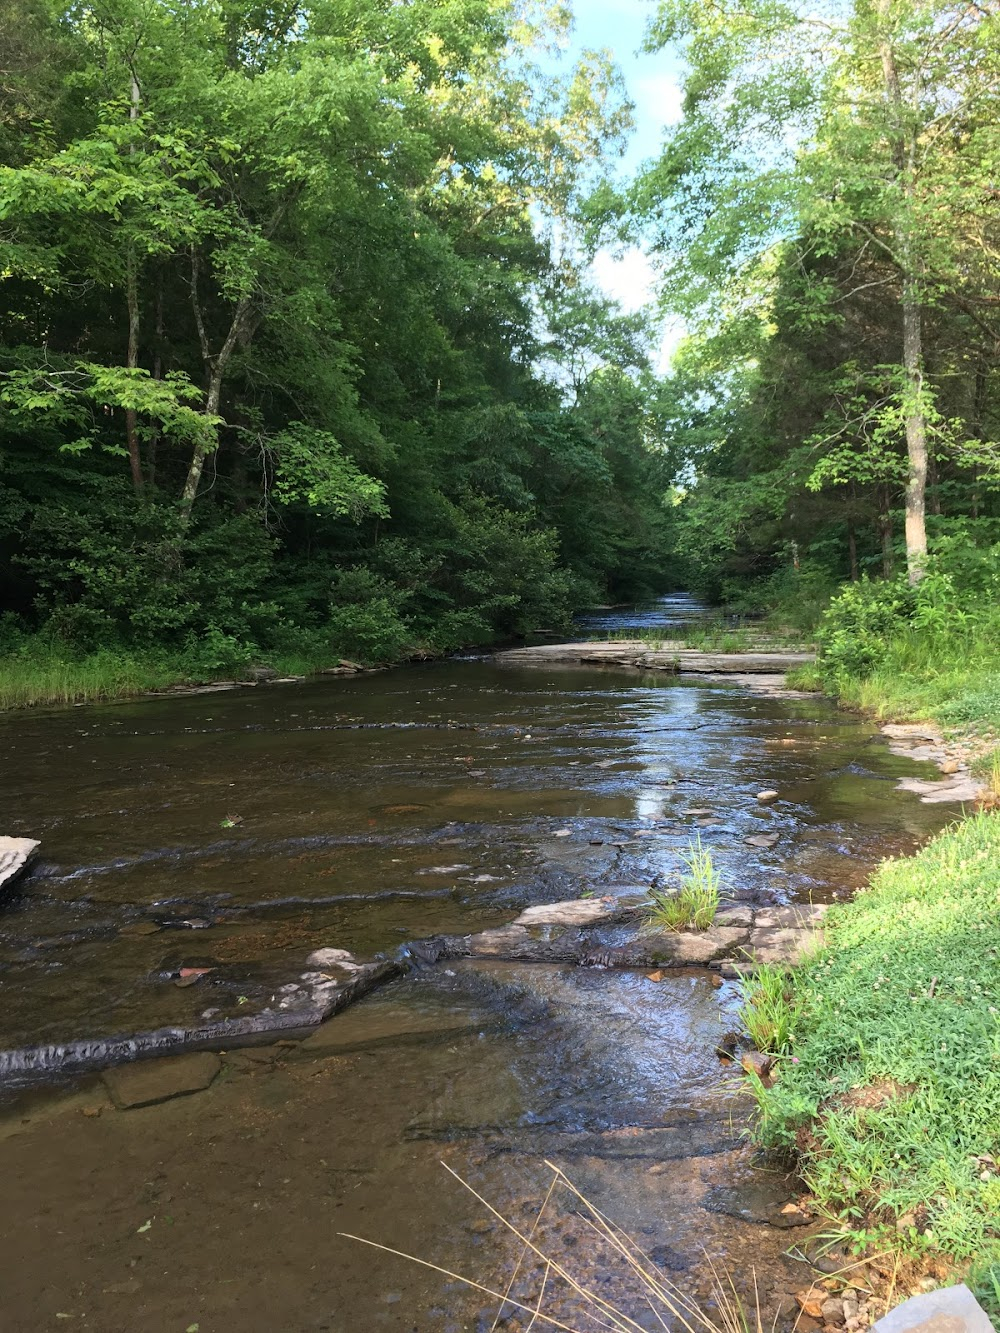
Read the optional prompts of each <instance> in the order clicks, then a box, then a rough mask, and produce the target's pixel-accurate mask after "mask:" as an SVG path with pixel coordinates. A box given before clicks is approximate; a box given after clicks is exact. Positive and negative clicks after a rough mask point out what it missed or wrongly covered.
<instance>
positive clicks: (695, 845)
mask: <svg viewBox="0 0 1000 1333" xmlns="http://www.w3.org/2000/svg"><path fill="white" fill-rule="evenodd" d="M681 860H682V861H683V862H684V864H685V866H686V867H687V874H686V875H684V876H683V877H682V878H681V881H680V886H679V888H678V889H677V891H676V892H671V891H670V890H668V889H650V891H649V899H650V902H649V905H648V907H647V916H648V920H649V923H650V925H652V926H656V927H658V928H659V929H661V930H682V929H683V928H684V927H685V926H694V928H695V929H696V930H707V929H708V928H709V926H710V925H711V924H712V922H713V921H714V920H715V913H716V912H717V911H718V908H719V889H720V886H721V882H722V881H721V877H720V875H719V872H718V871H717V870H716V868H715V864H714V862H713V861H712V853H711V852H710V851H709V850H708V848H707V847H702V845H701V838H700V837H699V838H698V839H697V841H696V842H692V843H690V844H689V846H688V850H687V852H686V853H684V854H682V856H681Z"/></svg>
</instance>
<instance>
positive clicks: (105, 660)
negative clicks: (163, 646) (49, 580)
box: [0, 641, 377, 711]
mask: <svg viewBox="0 0 1000 1333" xmlns="http://www.w3.org/2000/svg"><path fill="white" fill-rule="evenodd" d="M374 669H377V668H375V667H374V666H372V665H370V664H358V663H348V662H346V661H345V660H344V659H342V658H341V657H340V656H339V654H338V653H335V652H333V651H328V652H324V653H322V654H315V653H314V654H308V653H301V652H298V653H271V654H268V655H267V656H266V657H263V658H261V659H260V661H256V660H255V661H251V662H246V661H244V662H243V663H242V664H238V665H234V663H233V662H231V661H227V662H219V663H218V665H216V666H205V665H204V664H197V665H196V664H193V663H192V661H191V660H190V658H189V656H187V655H185V654H183V653H179V654H170V653H150V654H141V653H129V652H124V651H118V650H108V649H102V650H101V651H99V652H96V653H89V654H87V655H85V656H81V657H74V656H73V655H72V654H69V653H65V652H61V651H60V650H58V649H55V648H53V647H52V645H51V644H50V643H47V642H41V641H38V642H32V643H29V644H28V645H27V646H26V647H24V648H22V649H19V650H18V651H17V652H15V653H7V654H5V655H2V656H0V711H7V710H11V709H16V708H34V707H42V706H45V705H56V706H58V705H71V704H78V703H83V704H91V703H106V702H110V701H111V700H115V699H133V698H140V697H142V696H143V695H151V694H152V695H155V694H166V693H184V692H187V691H190V690H197V689H202V688H211V689H219V688H222V687H224V686H229V687H230V688H233V689H235V688H237V687H238V686H241V685H245V686H253V685H258V684H261V683H265V682H274V681H282V682H286V681H299V680H304V679H305V678H306V677H307V676H316V675H323V674H324V673H330V672H334V673H337V674H347V675H349V674H353V672H355V671H359V670H374Z"/></svg>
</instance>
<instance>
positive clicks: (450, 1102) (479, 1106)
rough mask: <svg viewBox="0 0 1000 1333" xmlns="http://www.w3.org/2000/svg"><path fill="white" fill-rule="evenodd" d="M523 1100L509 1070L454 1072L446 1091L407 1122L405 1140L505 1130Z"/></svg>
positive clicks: (519, 1112) (518, 1113) (516, 1118)
mask: <svg viewBox="0 0 1000 1333" xmlns="http://www.w3.org/2000/svg"><path fill="white" fill-rule="evenodd" d="M525 1109H526V1099H525V1093H524V1089H523V1088H522V1087H521V1084H520V1083H519V1081H518V1079H517V1077H516V1075H515V1074H514V1073H513V1071H512V1070H510V1069H496V1070H490V1071H489V1074H488V1077H487V1076H483V1074H482V1073H479V1074H470V1073H466V1072H464V1071H463V1072H462V1073H456V1074H454V1075H452V1077H451V1079H450V1080H449V1085H448V1087H447V1088H446V1090H445V1091H444V1092H443V1093H442V1094H441V1096H440V1097H438V1098H437V1099H436V1100H435V1101H433V1102H431V1104H430V1105H429V1106H428V1107H427V1108H426V1109H425V1110H424V1111H422V1112H420V1113H419V1114H418V1115H416V1116H414V1118H413V1119H412V1120H411V1121H410V1123H409V1124H408V1125H407V1127H406V1131H405V1133H406V1137H407V1138H409V1139H436V1138H445V1139H451V1138H462V1137H465V1136H467V1135H478V1134H481V1133H483V1132H484V1131H489V1130H501V1129H506V1128H508V1127H509V1126H513V1125H516V1124H518V1123H519V1121H520V1120H521V1119H522V1117H523V1116H524V1114H525Z"/></svg>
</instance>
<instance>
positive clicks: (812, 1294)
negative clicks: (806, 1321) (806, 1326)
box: [795, 1287, 823, 1328]
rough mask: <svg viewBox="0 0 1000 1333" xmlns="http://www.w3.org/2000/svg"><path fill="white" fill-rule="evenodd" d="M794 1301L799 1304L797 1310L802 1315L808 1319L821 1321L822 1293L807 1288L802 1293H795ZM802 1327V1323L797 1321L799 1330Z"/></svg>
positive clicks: (815, 1289) (816, 1289) (813, 1288)
mask: <svg viewBox="0 0 1000 1333" xmlns="http://www.w3.org/2000/svg"><path fill="white" fill-rule="evenodd" d="M795 1299H796V1300H797V1301H798V1303H799V1309H800V1310H801V1311H802V1313H803V1315H806V1316H808V1318H810V1319H815V1320H821V1319H822V1318H823V1293H822V1292H821V1291H820V1290H818V1288H816V1287H808V1288H806V1289H805V1290H803V1291H797V1292H796V1293H795ZM801 1327H802V1321H801V1320H800V1321H799V1328H801Z"/></svg>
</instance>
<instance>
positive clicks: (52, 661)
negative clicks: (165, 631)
mask: <svg viewBox="0 0 1000 1333" xmlns="http://www.w3.org/2000/svg"><path fill="white" fill-rule="evenodd" d="M183 678H184V677H183V674H182V673H180V672H179V671H178V669H177V668H176V667H175V666H172V665H171V664H170V663H169V662H163V661H160V660H157V659H152V658H143V657H138V656H132V655H129V654H124V653H117V652H111V651H102V652H97V653H90V654H88V655H87V656H83V657H72V656H70V655H68V654H67V655H63V654H60V653H59V652H58V651H55V650H53V649H51V648H47V647H45V646H43V645H41V644H37V645H32V647H31V648H30V649H24V650H21V651H19V652H17V653H9V654H7V655H5V656H3V657H0V708H26V707H30V706H32V705H36V704H73V703H95V702H98V701H100V700H103V699H117V698H121V697H123V696H126V695H130V694H140V693H142V692H143V691H144V690H154V689H162V688H164V687H165V686H167V685H172V684H175V683H176V682H177V681H178V680H180V679H183Z"/></svg>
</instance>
